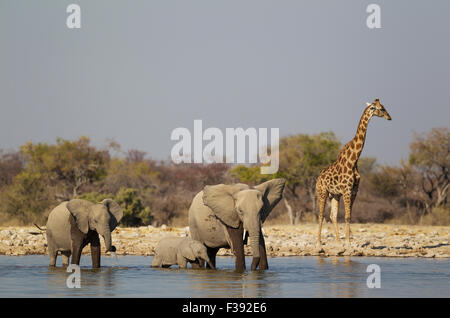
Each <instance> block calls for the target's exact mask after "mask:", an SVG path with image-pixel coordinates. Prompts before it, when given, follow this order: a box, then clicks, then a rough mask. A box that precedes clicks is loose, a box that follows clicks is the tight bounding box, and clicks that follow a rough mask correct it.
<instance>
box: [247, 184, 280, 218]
mask: <svg viewBox="0 0 450 318" xmlns="http://www.w3.org/2000/svg"><path fill="white" fill-rule="evenodd" d="M285 184H286V179H282V178H279V179H272V180H269V181H266V182H264V183H261V184H260V185H257V186H255V187H254V188H255V189H256V190H259V191H261V193H262V194H263V196H262V199H263V203H264V205H263V209H262V211H261V221H262V222H264V221H265V220H266V218H267V217H268V216H269V213H270V212H271V211H272V209H273V208H274V207H275V206H276V205H277V204H278V202H280V200H281V198H282V197H283V190H284V185H285Z"/></svg>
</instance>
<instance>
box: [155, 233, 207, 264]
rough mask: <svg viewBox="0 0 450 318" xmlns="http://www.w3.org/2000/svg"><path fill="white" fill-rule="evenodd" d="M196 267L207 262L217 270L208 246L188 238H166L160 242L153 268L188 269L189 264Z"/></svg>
mask: <svg viewBox="0 0 450 318" xmlns="http://www.w3.org/2000/svg"><path fill="white" fill-rule="evenodd" d="M188 262H189V263H191V265H192V266H193V267H194V264H196V266H195V267H199V266H198V264H201V265H200V267H201V266H202V265H203V264H204V262H207V263H208V264H209V266H210V267H211V268H212V269H215V267H214V265H213V264H212V263H211V261H210V259H209V257H208V253H207V251H206V246H204V245H203V244H202V243H201V242H199V241H195V240H193V239H191V238H188V237H166V238H163V239H162V240H161V241H159V243H158V245H157V246H156V248H155V257H154V258H153V262H152V267H170V266H171V265H177V264H178V266H179V267H180V268H187V263H188Z"/></svg>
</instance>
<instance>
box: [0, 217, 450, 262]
mask: <svg viewBox="0 0 450 318" xmlns="http://www.w3.org/2000/svg"><path fill="white" fill-rule="evenodd" d="M351 229H352V244H351V246H350V248H348V249H345V248H344V247H343V246H342V245H339V244H337V243H335V238H334V230H333V228H332V224H330V223H327V224H325V225H324V230H323V234H322V237H323V239H322V242H323V245H322V249H319V248H317V246H316V232H317V224H299V225H295V226H290V225H271V226H265V227H264V229H263V231H264V236H265V241H266V247H267V253H268V255H269V257H275V256H277V257H278V256H316V255H323V256H386V257H427V258H430V257H436V258H449V257H450V244H449V238H450V227H449V226H417V225H416V226H411V225H391V224H352V227H351ZM39 232H40V231H39V230H38V229H37V228H35V227H32V226H30V227H0V255H14V256H16V255H33V254H46V253H47V249H46V243H47V241H46V238H45V235H42V234H37V233H39ZM188 233H189V228H187V227H186V228H173V227H164V226H163V227H158V228H155V227H152V226H148V227H147V226H145V227H139V228H117V229H116V230H114V232H113V237H112V240H113V244H114V245H115V246H116V248H117V254H118V255H146V256H150V255H153V253H154V252H153V251H154V247H155V246H156V244H157V242H158V241H159V240H160V239H161V238H163V237H165V236H169V235H171V236H186V235H187V234H188ZM340 233H341V235H343V233H344V224H340ZM101 240H103V239H101ZM103 246H104V244H103V242H102V250H103V251H104V247H103ZM83 253H84V254H89V248H88V247H86V248H85V249H84V252H83ZM218 255H232V254H231V251H230V250H227V249H221V250H220V251H219V253H218ZM246 255H251V254H250V249H249V248H248V247H246Z"/></svg>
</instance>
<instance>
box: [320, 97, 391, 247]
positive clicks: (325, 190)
mask: <svg viewBox="0 0 450 318" xmlns="http://www.w3.org/2000/svg"><path fill="white" fill-rule="evenodd" d="M366 105H367V107H366V108H365V110H364V112H363V114H362V116H361V119H360V121H359V125H358V129H357V130H356V134H355V137H353V139H352V140H350V141H349V142H348V143H347V144H345V146H344V147H343V148H342V149H341V151H340V153H339V156H338V158H337V160H336V161H335V162H334V163H333V164H331V165H330V166H328V167H327V168H325V169H323V170H322V171H321V173H320V175H319V177H318V178H317V182H316V196H317V201H318V206H319V233H318V245H319V246H320V245H321V241H320V236H321V232H322V223H323V211H324V209H325V203H326V199H327V197H329V198H330V199H331V212H330V218H331V221H332V222H333V225H334V229H335V232H336V240H337V241H338V242H339V243H340V242H341V239H340V237H339V228H338V224H337V214H338V208H339V200H340V198H341V196H342V197H343V200H344V206H345V231H346V237H345V238H346V245H347V246H348V245H349V244H350V218H351V211H352V206H353V202H354V201H355V198H356V194H357V193H358V186H359V179H360V175H359V172H358V167H357V163H358V159H359V156H360V155H361V152H362V149H363V147H364V141H365V139H366V132H367V126H368V124H369V120H370V119H371V118H372V116H374V115H375V116H378V117H384V118H386V119H387V120H391V116H390V115H389V113H388V112H387V111H386V109H385V108H384V106H383V105H381V104H380V100H379V99H375V101H374V102H373V103H366Z"/></svg>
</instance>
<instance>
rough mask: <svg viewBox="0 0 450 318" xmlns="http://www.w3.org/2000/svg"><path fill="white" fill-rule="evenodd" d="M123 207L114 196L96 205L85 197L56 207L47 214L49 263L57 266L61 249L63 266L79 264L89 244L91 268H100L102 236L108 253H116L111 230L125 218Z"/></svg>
mask: <svg viewBox="0 0 450 318" xmlns="http://www.w3.org/2000/svg"><path fill="white" fill-rule="evenodd" d="M122 216H123V212H122V208H121V207H120V206H119V205H118V204H117V203H116V202H115V201H113V200H112V199H105V200H103V201H102V202H101V203H98V204H95V203H92V202H89V201H86V200H80V199H74V200H70V201H66V202H63V203H61V204H60V205H58V206H57V207H56V208H54V209H53V210H52V211H51V212H50V215H49V216H48V220H47V226H46V235H47V245H48V255H49V257H50V266H55V264H56V257H57V255H58V252H61V255H62V258H63V261H62V263H63V266H67V265H68V264H69V257H70V255H72V261H71V263H72V264H77V265H79V264H80V257H81V252H82V250H83V248H84V247H85V246H86V245H87V244H89V243H90V245H91V257H92V268H99V267H100V239H99V236H98V235H99V234H100V235H101V236H103V239H104V240H105V245H106V252H109V251H111V252H115V251H116V248H115V247H114V246H113V245H112V244H111V232H112V231H113V230H114V229H115V228H116V226H117V224H118V223H119V222H120V220H121V219H122Z"/></svg>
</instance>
